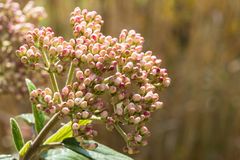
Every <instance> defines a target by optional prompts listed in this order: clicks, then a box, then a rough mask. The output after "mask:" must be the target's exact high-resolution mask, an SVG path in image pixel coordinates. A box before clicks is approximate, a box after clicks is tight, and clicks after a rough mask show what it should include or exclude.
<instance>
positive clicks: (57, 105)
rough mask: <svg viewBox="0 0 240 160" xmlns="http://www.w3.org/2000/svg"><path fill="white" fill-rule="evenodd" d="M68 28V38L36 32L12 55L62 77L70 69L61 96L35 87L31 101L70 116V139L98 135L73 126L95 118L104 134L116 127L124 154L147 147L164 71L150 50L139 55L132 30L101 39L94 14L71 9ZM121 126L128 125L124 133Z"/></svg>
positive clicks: (46, 30) (138, 38) (44, 29)
mask: <svg viewBox="0 0 240 160" xmlns="http://www.w3.org/2000/svg"><path fill="white" fill-rule="evenodd" d="M70 23H71V25H72V26H73V36H74V38H73V39H70V40H69V41H66V40H64V38H63V37H55V36H54V32H53V31H52V29H51V28H50V27H42V28H40V29H38V28H36V29H34V30H33V31H29V32H28V34H27V35H26V44H24V45H22V46H21V47H20V48H19V50H18V51H17V55H18V57H19V58H20V59H21V62H22V63H24V64H26V65H28V66H31V67H32V68H34V69H42V70H46V71H48V72H49V73H55V74H60V75H62V73H64V71H65V69H64V68H66V66H71V67H70V69H69V70H70V72H71V71H72V74H69V75H68V78H69V76H71V75H73V78H72V81H70V82H67V84H66V86H64V87H63V88H62V89H61V91H57V90H55V89H50V88H45V89H40V88H39V89H36V90H34V91H32V92H31V94H30V99H31V101H32V102H33V103H34V104H36V105H37V108H38V109H39V110H42V111H44V112H46V113H47V114H54V113H57V112H61V116H69V117H71V119H72V121H73V123H72V129H73V134H74V136H75V137H81V138H82V139H92V138H93V137H94V136H96V134H97V132H96V131H95V130H94V129H93V126H92V124H88V125H86V126H80V125H79V124H78V121H79V120H82V119H91V118H93V117H98V118H100V119H101V120H102V121H103V122H104V123H105V124H106V128H107V129H108V130H113V129H114V128H115V129H116V130H117V131H118V132H119V133H120V134H121V135H122V136H123V137H124V140H125V141H126V147H124V151H126V152H128V153H129V154H131V153H135V152H136V151H137V147H138V146H144V145H146V144H147V141H146V137H148V136H149V134H150V131H149V130H148V128H147V127H146V122H147V121H148V120H149V118H150V116H151V114H152V112H154V111H156V110H157V109H159V108H161V107H162V105H163V102H161V101H160V99H159V98H160V97H159V91H161V89H162V88H165V87H168V86H169V85H170V78H169V77H168V73H167V70H166V69H165V68H162V67H161V63H162V61H161V60H160V59H158V58H157V57H156V56H155V55H153V54H152V52H151V51H147V52H143V51H142V49H143V42H144V39H143V37H141V35H140V34H139V33H136V32H135V31H134V30H129V31H128V30H126V29H124V30H122V31H121V33H120V35H119V37H118V38H113V37H111V36H105V35H103V33H101V26H102V24H103V20H102V18H101V16H100V15H98V14H97V13H96V12H95V11H91V12H90V11H87V10H86V9H83V10H81V9H80V8H76V9H75V10H74V11H73V12H72V13H71V18H70ZM70 79H71V78H70ZM123 126H124V127H125V126H126V127H127V126H130V127H129V128H130V131H129V133H125V131H124V130H123V129H122V127H123Z"/></svg>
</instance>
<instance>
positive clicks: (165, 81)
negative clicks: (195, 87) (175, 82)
mask: <svg viewBox="0 0 240 160" xmlns="http://www.w3.org/2000/svg"><path fill="white" fill-rule="evenodd" d="M170 83H171V79H170V78H168V77H167V78H165V79H164V80H163V85H164V87H168V86H169V85H170Z"/></svg>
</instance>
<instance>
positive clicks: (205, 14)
mask: <svg viewBox="0 0 240 160" xmlns="http://www.w3.org/2000/svg"><path fill="white" fill-rule="evenodd" d="M21 2H23V1H21ZM37 4H41V5H43V6H44V7H46V10H47V13H48V19H47V20H46V21H44V22H43V24H44V25H48V26H51V27H53V28H54V30H55V32H56V34H57V35H63V36H64V37H65V38H67V39H68V38H70V37H71V28H70V26H69V14H70V12H71V11H72V10H73V9H74V8H75V7H76V6H79V7H80V8H87V9H89V10H96V11H97V12H98V13H99V14H101V15H102V16H103V19H104V22H105V23H104V27H103V32H104V33H105V34H106V35H112V36H115V37H116V36H118V34H119V33H120V31H121V29H124V28H126V29H135V30H136V31H137V32H140V33H141V34H142V35H143V36H144V38H145V46H144V47H145V50H153V51H154V53H155V54H156V55H158V56H159V57H160V58H162V60H163V62H164V66H165V67H166V68H167V69H168V72H169V74H170V77H171V78H172V84H171V86H170V88H168V89H166V90H165V91H164V92H163V93H162V97H161V99H162V100H163V101H164V102H165V107H164V108H163V109H162V110H160V111H158V112H157V113H155V114H154V116H153V118H152V120H151V122H150V124H149V127H150V129H151V132H152V135H151V137H150V139H149V145H148V146H147V147H144V148H143V149H142V151H141V152H140V154H138V155H136V156H134V158H135V159H137V160H238V159H240V1H239V0H38V1H37ZM0 99H1V102H0V121H1V122H0V124H1V131H0V133H1V134H7V133H8V132H7V129H6V128H8V127H9V126H6V125H4V123H6V124H7V123H8V118H9V116H11V115H16V114H17V113H23V112H26V111H30V107H29V106H28V105H25V106H23V105H20V104H19V102H17V101H12V100H11V99H12V98H11V97H9V96H5V97H1V98H0ZM26 100H27V99H26ZM9 101H10V102H9ZM23 101H24V100H23ZM23 103H24V102H21V104H23ZM6 113H9V114H6ZM3 127H5V128H3ZM3 131H4V132H3ZM8 134H9V133H8ZM99 134H100V135H99V137H98V139H99V141H100V142H102V143H104V144H107V145H109V146H111V147H113V148H115V149H117V150H119V151H121V146H123V140H122V139H121V138H120V136H118V135H117V134H116V133H109V132H107V131H105V129H104V128H103V127H102V128H99ZM8 137H9V136H4V137H3V136H2V135H1V138H0V153H4V152H11V151H10V149H9V143H11V140H10V141H9V138H8Z"/></svg>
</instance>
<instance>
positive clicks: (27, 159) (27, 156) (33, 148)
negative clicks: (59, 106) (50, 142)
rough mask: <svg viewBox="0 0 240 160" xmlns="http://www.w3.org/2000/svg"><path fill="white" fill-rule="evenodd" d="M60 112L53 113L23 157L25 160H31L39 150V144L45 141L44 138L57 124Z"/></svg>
mask: <svg viewBox="0 0 240 160" xmlns="http://www.w3.org/2000/svg"><path fill="white" fill-rule="evenodd" d="M59 114H60V112H58V113H56V114H54V115H53V117H52V118H51V119H50V120H49V121H48V123H47V124H46V125H45V126H44V127H43V129H42V130H41V131H40V133H39V134H38V135H37V137H36V138H35V140H34V141H33V143H32V144H31V146H30V148H29V149H28V151H27V153H26V154H25V156H24V157H23V160H30V159H31V157H32V156H33V155H34V154H35V152H36V151H37V150H38V148H39V146H41V144H42V143H43V141H44V139H45V138H46V136H47V135H48V133H49V131H50V130H51V129H52V128H53V127H54V126H55V125H56V124H57V122H58V120H59V118H58V116H59Z"/></svg>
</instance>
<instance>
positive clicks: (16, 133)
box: [10, 118, 24, 151]
mask: <svg viewBox="0 0 240 160" xmlns="http://www.w3.org/2000/svg"><path fill="white" fill-rule="evenodd" d="M10 125H11V131H12V137H13V140H14V144H15V147H16V149H17V150H18V151H20V150H21V148H22V147H23V145H24V140H23V137H22V133H21V130H20V128H19V126H18V123H17V121H16V120H15V119H14V118H11V119H10Z"/></svg>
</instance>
